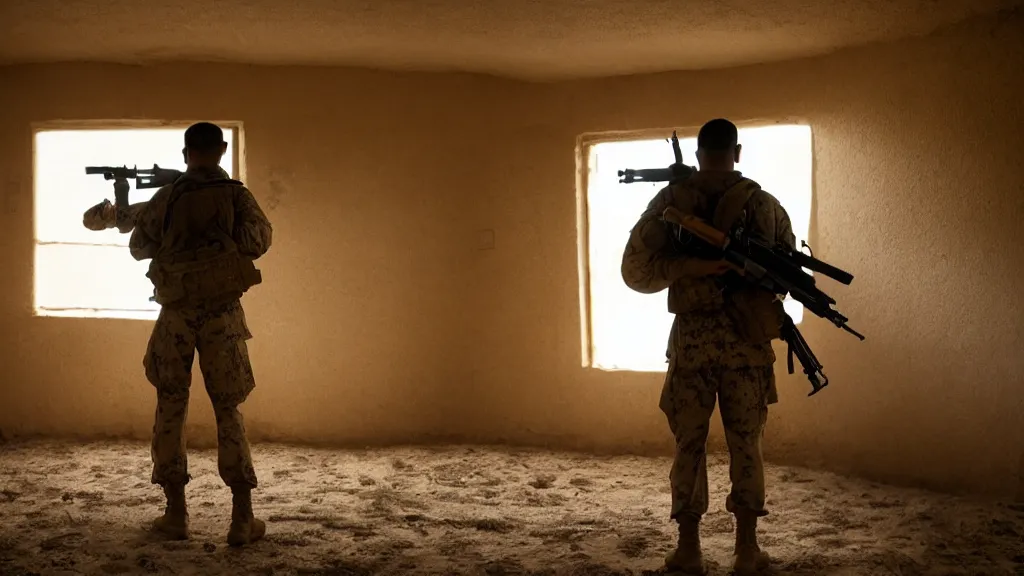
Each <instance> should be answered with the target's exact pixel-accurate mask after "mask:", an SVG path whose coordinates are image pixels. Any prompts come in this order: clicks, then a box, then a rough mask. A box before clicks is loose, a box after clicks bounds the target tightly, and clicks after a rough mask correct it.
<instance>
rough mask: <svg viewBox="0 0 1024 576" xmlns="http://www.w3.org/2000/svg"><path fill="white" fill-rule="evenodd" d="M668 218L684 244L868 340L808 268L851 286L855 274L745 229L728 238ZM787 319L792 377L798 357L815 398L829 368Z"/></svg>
mask: <svg viewBox="0 0 1024 576" xmlns="http://www.w3.org/2000/svg"><path fill="white" fill-rule="evenodd" d="M663 218H664V220H665V221H666V222H668V223H669V224H670V225H674V227H675V228H676V231H677V234H678V236H679V238H678V240H679V241H680V242H681V243H683V244H689V243H692V242H697V243H698V246H699V247H700V250H701V251H703V252H704V253H705V254H707V253H708V252H707V250H708V249H710V250H711V252H712V253H714V254H715V255H717V256H719V257H721V258H722V259H723V260H725V261H727V262H729V263H731V264H733V265H734V266H736V267H737V268H739V269H741V270H743V278H744V279H745V281H747V282H750V283H752V284H755V285H757V286H760V287H761V288H764V289H766V290H770V291H772V292H774V293H776V294H779V295H783V296H784V295H786V294H789V295H790V296H792V297H793V299H794V300H796V301H797V302H800V303H801V304H803V305H804V307H805V308H807V309H808V310H809V311H811V313H813V314H815V315H817V316H819V317H821V318H824V319H826V320H828V321H829V322H832V323H833V324H835V325H836V326H838V327H839V328H842V329H843V330H845V331H847V332H849V333H851V334H853V335H854V336H856V337H857V338H859V339H861V340H864V336H862V335H860V334H858V333H857V332H856V331H855V330H853V329H852V328H850V327H849V326H847V325H846V321H847V318H846V317H845V316H843V315H842V314H840V313H839V312H838V311H837V310H835V309H834V308H833V307H832V305H833V304H835V303H836V301H835V300H834V299H832V298H831V297H830V296H829V295H828V294H825V293H824V292H822V291H821V290H820V289H818V287H817V286H815V283H814V278H813V277H812V276H811V275H810V274H807V273H806V272H804V271H803V269H804V268H807V269H808V270H813V271H814V272H819V273H821V274H824V275H825V276H828V277H829V278H832V279H833V280H836V281H837V282H840V283H842V284H844V285H847V286H848V285H849V284H850V283H851V282H853V275H852V274H850V273H849V272H846V271H844V270H840V269H839V268H836V267H835V266H832V265H830V264H827V263H825V262H822V261H821V260H818V259H817V258H815V257H814V255H813V253H811V254H809V255H808V254H804V253H803V252H799V251H789V250H787V249H785V248H781V247H771V246H769V245H768V244H766V243H764V242H761V241H760V240H758V239H756V238H751V237H749V236H747V235H745V234H744V233H743V230H742V229H741V228H737V229H736V230H735V231H734V232H733V233H732V234H731V235H729V234H724V233H722V232H721V231H719V230H718V229H717V228H714V227H712V226H710V225H708V224H706V223H705V222H703V221H702V220H700V219H699V218H697V217H695V216H691V215H686V214H683V213H681V212H679V210H677V209H676V208H674V207H672V206H670V207H668V208H666V209H665V212H664V214H663ZM803 246H804V247H807V248H808V250H810V247H809V246H807V244H806V243H803ZM783 316H784V320H783V325H782V339H783V340H784V341H785V342H786V343H787V344H788V345H789V362H788V364H789V373H790V374H792V373H793V356H796V357H797V359H798V360H799V361H800V364H801V365H802V366H803V369H804V374H806V375H807V378H808V379H809V380H810V381H811V387H812V390H811V393H810V394H808V396H813V395H815V394H817V393H818V391H820V390H821V389H822V388H824V387H825V386H827V385H828V377H826V376H825V373H824V372H823V371H822V369H823V366H822V365H821V363H819V362H818V359H817V358H816V357H815V356H814V353H813V352H811V349H810V347H809V346H808V345H807V342H806V341H805V340H804V338H803V335H801V334H800V331H799V330H798V329H797V328H796V325H795V324H794V323H793V320H792V318H790V317H789V315H788V314H783Z"/></svg>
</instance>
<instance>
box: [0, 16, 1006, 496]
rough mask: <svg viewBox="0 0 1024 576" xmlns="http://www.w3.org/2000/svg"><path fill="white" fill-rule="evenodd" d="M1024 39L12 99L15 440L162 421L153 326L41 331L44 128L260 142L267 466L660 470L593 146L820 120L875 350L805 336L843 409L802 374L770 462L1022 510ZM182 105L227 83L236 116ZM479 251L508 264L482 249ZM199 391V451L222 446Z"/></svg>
mask: <svg viewBox="0 0 1024 576" xmlns="http://www.w3.org/2000/svg"><path fill="white" fill-rule="evenodd" d="M1022 32H1024V25H1022V23H1021V20H1020V18H1019V17H1014V18H1011V19H1010V20H1005V19H995V18H992V19H984V20H979V21H975V22H973V23H971V24H969V25H964V26H960V27H957V28H955V29H952V30H948V31H946V32H943V33H942V34H939V35H937V36H934V37H930V38H927V39H922V40H915V41H909V42H902V43H898V44H893V45H888V46H875V47H870V48H865V49H858V50H855V51H849V52H844V53H840V54H836V55H833V56H830V57H826V58H821V59H815V60H807V61H799V62H791V63H786V64H778V65H770V66H763V67H752V68H745V69H734V70H723V71H718V72H704V73H692V74H668V75H662V76H653V77H639V78H629V79H611V80H603V81H586V82H575V83H566V84H550V85H532V84H521V83H514V82H506V81H500V80H494V79H487V78H474V77H468V76H426V75H424V76H416V75H390V74H383V73H381V74H377V73H368V72H353V71H344V70H327V69H258V68H248V67H220V66H216V67H215V66H187V67H160V68H120V67H104V66H85V65H73V66H39V67H25V68H10V69H5V70H2V71H0V83H2V84H3V85H4V87H5V89H4V90H3V91H2V92H0V105H2V106H3V108H2V112H0V151H2V152H3V154H2V155H0V174H2V175H3V176H0V186H2V190H3V196H2V198H3V204H2V206H0V208H2V210H0V250H2V251H0V254H2V256H0V258H2V260H0V266H2V269H3V270H4V271H5V276H6V281H5V282H4V283H2V285H0V322H2V326H3V331H2V333H0V338H2V340H0V344H2V348H0V349H2V350H3V352H2V353H0V363H2V365H3V366H4V371H3V375H4V381H3V387H2V388H0V428H2V429H3V430H4V431H6V432H7V433H9V434H10V433H18V434H25V433H47V434H58V433H59V434H118V435H125V434H127V435H134V436H137V437H142V438H144V437H146V435H147V434H148V431H149V427H150V426H151V413H152V410H153V406H154V399H153V395H152V392H151V389H150V388H149V387H148V384H146V383H145V381H144V379H143V378H142V372H141V365H140V362H141V360H140V359H141V355H142V353H143V351H144V348H145V342H146V338H147V337H148V331H149V324H148V323H145V322H126V321H105V320H56V319H33V318H31V317H30V306H31V289H32V278H31V268H32V250H31V246H32V244H31V238H32V222H31V213H32V204H31V202H32V196H31V166H32V159H31V149H30V144H31V140H30V129H29V122H31V121H34V120H49V119H56V118H78V119H81V118H132V117H135V118H142V117H146V118H183V119H191V118H198V117H213V118H231V119H237V120H241V121H242V122H244V123H245V150H246V159H245V161H246V166H247V179H248V181H249V183H250V186H251V188H252V189H253V191H254V193H255V194H256V196H257V198H259V199H260V200H261V201H262V202H263V203H264V205H265V206H267V207H268V209H269V215H270V218H271V219H272V221H273V222H274V224H275V234H276V245H275V247H274V248H273V249H272V250H271V253H270V254H269V255H268V256H267V257H266V259H265V262H264V263H263V269H264V274H265V279H266V281H265V284H264V285H263V286H260V287H259V288H258V289H256V290H255V291H254V292H253V293H252V294H251V295H249V296H247V297H246V300H245V302H246V305H247V309H248V311H249V320H250V326H251V328H252V330H253V332H254V333H255V334H256V338H255V339H254V340H253V341H252V343H251V350H252V356H253V359H254V360H253V361H254V365H255V369H256V373H257V378H258V388H257V392H256V393H255V394H254V395H253V397H252V398H251V399H250V401H249V402H248V403H247V404H246V407H245V413H246V415H247V418H248V423H249V429H250V433H251V434H252V435H253V436H254V437H256V438H269V439H284V440H293V441H318V442H346V443H351V442H356V443H363V442H366V443H369V442H413V441H420V440H423V439H430V438H431V437H433V438H442V437H448V438H458V439H464V440H470V441H507V442H523V443H547V444H550V445H557V446H562V447H568V448H583V449H593V450H634V451H664V450H667V449H668V448H669V447H670V446H671V439H670V437H669V434H668V431H667V426H666V424H665V422H664V418H663V416H662V415H661V414H660V412H658V409H657V401H658V394H659V392H660V388H661V377H659V376H658V375H650V374H630V373H603V372H598V371H591V370H585V369H582V368H580V364H579V354H580V351H579V323H580V319H579V313H578V310H579V304H578V286H577V269H576V262H577V253H576V222H575V215H576V201H575V178H576V174H575V151H574V147H575V145H576V137H577V135H578V134H580V133H584V132H599V131H606V130H631V129H637V130H639V129H650V128H662V127H668V128H671V127H683V126H696V125H699V124H700V123H701V122H702V121H704V120H706V119H707V118H709V117H712V116H720V115H724V116H728V117H730V118H733V119H735V120H737V121H750V120H756V119H787V118H796V119H802V120H806V121H808V122H810V123H811V124H812V126H813V130H814V139H815V154H816V174H815V190H816V205H815V213H814V218H813V221H812V235H811V241H812V245H813V246H814V248H815V250H816V254H817V255H819V256H820V257H822V258H824V259H826V260H828V261H830V262H833V263H835V264H837V265H840V266H842V267H845V268H847V269H849V270H851V271H853V272H854V273H855V274H856V275H857V280H856V281H855V282H854V284H853V286H851V287H849V288H842V287H839V286H836V285H835V284H834V283H829V282H828V281H827V280H823V281H822V282H823V283H826V285H828V286H829V287H834V288H835V289H834V293H835V295H836V296H837V297H838V298H837V299H839V301H840V304H841V306H842V310H843V311H844V312H846V313H847V314H848V315H849V316H850V317H851V318H852V319H853V321H854V322H855V326H856V327H857V328H858V329H860V330H861V331H863V332H864V333H865V334H866V335H867V336H868V341H866V342H863V343H861V342H858V341H856V340H855V339H854V338H853V337H851V336H849V335H847V334H845V333H842V332H840V331H839V330H837V329H835V328H832V327H830V326H827V325H824V324H822V323H821V322H820V321H817V320H816V319H813V318H812V319H809V320H808V321H807V326H806V327H805V329H804V332H805V335H806V336H807V338H808V340H809V341H810V342H811V343H812V345H813V346H814V348H815V351H816V353H817V354H818V355H819V357H820V358H821V359H822V361H823V362H824V363H825V365H826V369H827V371H828V373H829V375H830V377H831V378H832V381H833V384H832V386H830V387H829V388H828V389H827V391H825V392H823V393H822V394H820V395H818V396H815V397H814V398H813V399H808V398H806V397H805V393H806V390H807V384H806V382H805V381H804V380H803V378H802V377H800V376H799V375H795V376H787V375H785V374H784V372H785V370H784V364H782V365H781V366H780V369H779V371H778V372H779V374H780V389H781V396H782V399H781V402H780V404H778V405H777V406H776V407H775V408H774V409H773V411H772V416H771V421H770V424H769V431H768V445H767V449H766V450H767V453H768V455H769V456H770V457H773V458H777V459H782V460H789V461H798V462H804V463H809V464H821V465H826V466H828V467H831V468H833V469H837V470H844V471H853V472H857V473H860V474H865V475H869V476H873V477H876V478H880V479H886V480H897V481H906V482H913V483H920V484H925V485H930V486H936V487H943V488H952V489H967V490H971V491H975V492H988V493H999V494H1003V495H1007V494H1009V495H1012V494H1014V493H1015V492H1017V493H1018V494H1019V495H1020V496H1022V497H1024V481H1022V480H1021V475H1022V473H1024V470H1022V468H1024V423H1022V416H1021V414H1022V413H1024V387H1022V379H1024V360H1022V358H1021V356H1020V350H1021V342H1022V328H1021V326H1022V320H1024V318H1022V311H1021V306H1020V296H1019V287H1018V285H1019V283H1020V281H1021V280H1022V279H1024V252H1022V250H1021V249H1020V246H1021V245H1022V242H1024V232H1022V229H1021V225H1020V222H1021V216H1022V215H1024V196H1022V194H1021V184H1020V177H1019V170H1018V168H1019V161H1018V158H1019V150H1021V149H1022V147H1024V135H1022V132H1021V129H1020V126H1022V125H1024V123H1022V110H1024V104H1022V102H1021V98H1022V97H1024V92H1022V87H1021V85H1020V74H1019V70H1021V69H1024V40H1022V39H1024V33H1022ZM182 77H187V78H188V83H189V84H196V85H198V84H199V83H202V82H206V81H209V82H217V83H219V84H220V88H219V89H218V94H219V98H218V99H217V100H216V101H215V102H213V104H212V107H211V105H209V104H207V102H206V101H205V100H204V99H203V98H202V97H201V95H199V94H196V93H194V92H191V91H190V90H189V89H188V88H187V87H183V85H182V84H183V83H182V82H180V78H182ZM11 87H13V88H14V89H11ZM70 95H73V97H71V96H70ZM480 229H492V230H494V231H495V248H494V249H493V250H485V251H481V250H478V248H477V245H476V242H477V231H478V230H480ZM779 352H780V356H781V355H782V354H781V353H782V350H781V349H779ZM200 382H201V380H199V379H198V378H197V380H196V386H195V387H194V390H195V394H194V397H193V403H192V406H193V412H192V415H191V423H190V429H191V431H192V437H193V438H195V439H197V440H203V441H207V442H208V441H209V440H210V439H211V424H212V416H211V414H210V411H209V409H208V408H207V407H206V404H207V401H206V399H205V397H204V393H203V392H202V388H201V384H200ZM712 434H713V438H712V441H713V442H714V443H715V444H718V445H720V444H721V434H720V429H719V428H718V427H717V426H716V428H715V429H714V430H713V433H712Z"/></svg>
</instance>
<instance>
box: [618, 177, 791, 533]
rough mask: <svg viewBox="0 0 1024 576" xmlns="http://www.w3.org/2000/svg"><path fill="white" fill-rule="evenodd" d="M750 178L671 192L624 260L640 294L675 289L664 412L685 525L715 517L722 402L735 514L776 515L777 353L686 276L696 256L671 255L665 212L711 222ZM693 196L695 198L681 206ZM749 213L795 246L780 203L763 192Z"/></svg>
mask: <svg viewBox="0 0 1024 576" xmlns="http://www.w3.org/2000/svg"><path fill="white" fill-rule="evenodd" d="M742 179H743V177H742V175H741V174H740V173H739V172H735V171H733V172H697V173H695V174H694V175H693V176H692V177H690V178H689V179H688V180H686V181H685V182H683V183H681V184H676V185H672V186H669V187H666V188H664V189H663V190H661V191H660V192H659V193H658V194H657V195H656V196H655V197H654V199H653V200H651V202H650V204H649V205H648V206H647V209H646V210H645V211H644V213H643V214H642V215H641V216H640V219H639V220H638V221H637V223H636V225H635V226H634V227H633V229H632V230H631V232H630V238H629V243H628V244H627V246H626V249H625V252H624V254H623V259H622V277H623V280H624V281H625V283H626V284H627V285H628V286H629V287H630V288H631V289H633V290H635V291H637V292H641V293H646V294H653V293H656V292H660V291H662V290H664V289H666V288H669V289H670V296H669V303H670V304H669V307H670V311H671V312H673V313H674V314H675V319H674V321H673V324H672V330H671V334H670V336H669V345H668V350H667V356H668V363H669V366H668V373H667V374H666V377H665V384H664V388H663V390H662V394H661V402H660V408H661V410H662V411H663V412H664V413H665V415H666V416H667V417H668V423H669V428H670V429H671V430H672V434H673V435H674V436H675V440H676V453H675V461H674V463H673V466H672V472H671V474H670V481H671V486H672V511H671V517H672V518H673V519H674V520H677V521H679V520H680V519H681V518H682V517H684V516H688V517H690V518H696V519H699V518H700V517H701V516H702V515H703V514H705V513H706V512H707V510H708V479H707V469H706V441H707V436H708V428H709V423H710V419H711V414H712V412H713V410H714V407H715V401H716V397H717V399H718V401H719V402H720V403H721V406H720V407H721V414H722V422H723V424H724V428H725V435H726V442H727V443H728V446H729V454H730V460H731V463H730V470H729V476H730V480H731V481H732V490H731V492H730V494H729V496H728V498H727V500H726V508H727V509H728V510H729V511H731V512H733V513H737V512H739V513H743V512H747V513H750V514H752V515H756V516H763V515H765V514H767V511H766V510H765V484H764V467H763V458H762V452H761V439H762V436H763V433H764V429H765V422H766V418H767V414H768V405H769V404H772V403H775V402H777V401H778V397H777V394H776V390H775V376H774V371H773V364H774V362H775V353H774V352H773V350H772V346H771V342H770V341H769V342H764V343H759V344H752V343H750V342H748V341H746V340H744V339H742V338H741V337H740V335H739V333H738V332H737V330H736V328H735V325H734V324H733V322H732V321H731V320H730V318H729V317H728V316H727V315H726V313H725V312H724V311H723V306H724V300H723V297H722V291H721V288H719V287H717V286H719V285H717V284H716V283H715V281H714V280H713V279H706V278H705V279H697V280H693V279H689V278H686V274H685V272H684V271H683V267H684V266H685V263H686V260H687V258H688V257H686V256H682V255H679V254H676V253H674V251H673V250H672V249H671V247H670V239H669V238H670V237H669V233H668V228H667V225H666V224H665V223H664V222H663V221H662V220H661V216H662V213H663V212H664V210H665V208H666V207H668V206H675V207H676V208H677V209H679V210H682V211H684V213H686V212H689V213H693V214H695V215H697V216H698V217H702V218H705V219H706V220H708V221H710V220H711V214H712V213H713V211H714V205H715V204H716V203H717V201H718V199H719V198H720V197H721V195H722V193H723V192H724V191H725V190H727V189H728V188H729V187H731V186H732V185H733V184H736V183H737V182H740V181H741V180H742ZM684 197H687V198H689V199H690V200H689V201H687V202H682V201H680V198H684ZM684 205H685V206H686V209H684ZM745 207H746V212H745V215H744V218H745V221H744V222H743V223H744V225H745V228H746V230H747V231H748V232H749V233H751V234H754V235H757V236H759V237H761V238H763V239H766V240H768V241H769V242H771V243H778V244H782V245H785V246H788V247H790V248H794V244H795V238H794V236H793V232H792V226H791V224H790V220H789V216H788V215H787V214H786V211H785V210H784V209H783V208H782V206H781V204H779V202H778V200H776V199H775V198H774V197H773V196H771V195H770V194H768V193H767V192H764V191H761V190H758V191H756V192H755V193H754V194H753V196H752V197H751V198H750V200H749V201H748V202H747V204H746V205H745Z"/></svg>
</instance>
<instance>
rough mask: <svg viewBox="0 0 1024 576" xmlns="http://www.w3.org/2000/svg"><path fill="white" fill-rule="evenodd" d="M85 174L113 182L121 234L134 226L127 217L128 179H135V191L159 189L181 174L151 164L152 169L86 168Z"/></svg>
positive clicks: (118, 226)
mask: <svg viewBox="0 0 1024 576" xmlns="http://www.w3.org/2000/svg"><path fill="white" fill-rule="evenodd" d="M85 173H86V174H87V175H89V174H102V175H103V179H104V180H113V181H114V206H115V207H116V208H117V229H118V230H119V231H120V232H121V233H122V234H123V233H126V232H128V231H129V230H131V229H132V226H134V223H130V222H129V220H130V218H129V216H128V192H129V190H130V188H129V185H128V179H129V178H134V179H135V189H136V190H141V189H144V188H160V187H163V186H166V185H168V184H173V183H174V181H175V180H177V179H178V178H179V177H181V174H182V173H181V172H179V171H178V170H172V169H170V168H161V167H159V166H157V165H156V164H153V167H152V168H141V169H140V168H138V167H132V168H129V167H127V166H122V167H120V168H118V167H117V166H86V167H85Z"/></svg>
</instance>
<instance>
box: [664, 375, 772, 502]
mask: <svg viewBox="0 0 1024 576" xmlns="http://www.w3.org/2000/svg"><path fill="white" fill-rule="evenodd" d="M774 385H775V373H774V369H773V367H772V366H770V365H769V366H757V367H742V368H726V367H721V366H718V367H714V366H713V367H710V368H704V369H700V370H695V369H691V368H689V367H686V368H682V367H676V366H675V363H674V362H673V363H671V364H670V366H669V371H668V374H667V375H666V379H665V387H664V389H663V391H662V396H661V403H660V407H661V410H662V411H663V412H664V413H665V415H666V416H667V417H668V424H669V428H671V430H672V434H673V436H675V441H676V453H675V461H674V462H673V463H672V472H671V474H670V475H669V479H670V482H671V486H672V512H671V518H672V519H673V520H678V519H679V518H680V517H681V516H691V517H696V518H700V517H701V516H703V515H704V514H705V513H706V512H707V511H708V474H707V439H708V429H709V426H710V423H711V415H712V413H713V412H714V409H715V400H716V397H717V398H718V400H719V401H720V403H721V406H720V412H721V414H722V424H723V425H724V428H725V439H726V443H727V444H728V446H729V459H730V464H729V479H730V481H731V483H732V490H731V491H730V493H729V496H728V497H727V498H726V503H725V505H726V509H727V510H729V511H730V512H733V513H735V512H736V511H737V510H746V511H749V512H753V513H754V514H756V515H758V516H764V515H767V514H768V512H767V511H766V510H765V506H764V505H765V483H764V458H763V455H762V452H761V439H762V437H763V435H764V429H765V423H766V421H767V418H768V404H769V403H770V402H771V401H773V400H774V399H773V397H772V396H773V391H774V389H775V387H774Z"/></svg>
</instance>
